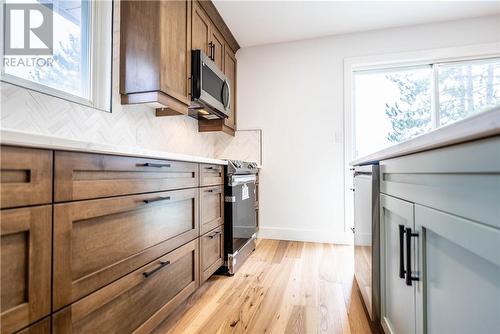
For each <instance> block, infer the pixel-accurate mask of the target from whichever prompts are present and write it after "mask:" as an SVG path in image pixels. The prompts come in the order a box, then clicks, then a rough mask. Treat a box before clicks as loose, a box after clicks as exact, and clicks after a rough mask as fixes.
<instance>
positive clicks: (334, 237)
mask: <svg viewBox="0 0 500 334" xmlns="http://www.w3.org/2000/svg"><path fill="white" fill-rule="evenodd" d="M498 41H500V17H498V16H496V17H485V18H478V19H469V20H460V21H452V22H445V23H439V24H428V25H420V26H411V27H405V28H395V29H387V30H379V31H372V32H365V33H356V34H349V35H339V36H332V37H327V38H319V39H312V40H304V41H297V42H291V43H282V44H273V45H266V46H257V47H250V48H243V49H241V50H239V51H238V54H237V58H238V124H239V127H240V128H244V129H245V128H249V129H254V128H260V129H262V130H263V138H262V140H263V141H262V146H263V159H262V164H263V169H262V171H261V185H260V236H261V237H267V238H278V239H292V240H306V241H321V242H336V243H343V242H348V241H349V237H350V234H349V233H344V232H345V231H344V146H343V140H344V138H343V136H344V133H343V105H344V104H343V60H344V58H347V57H358V56H366V55H375V54H386V53H395V52H406V51H415V50H422V49H434V48H443V47H451V46H462V45H470V44H480V43H491V42H498Z"/></svg>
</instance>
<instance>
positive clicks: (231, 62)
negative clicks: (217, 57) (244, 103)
mask: <svg viewBox="0 0 500 334" xmlns="http://www.w3.org/2000/svg"><path fill="white" fill-rule="evenodd" d="M224 74H225V75H226V77H227V78H228V79H229V83H230V85H231V99H230V106H231V113H230V114H229V117H228V118H227V119H225V120H224V124H225V125H227V126H228V127H230V128H231V129H233V130H236V57H235V55H234V53H233V51H231V49H230V48H229V47H226V48H225V56H224Z"/></svg>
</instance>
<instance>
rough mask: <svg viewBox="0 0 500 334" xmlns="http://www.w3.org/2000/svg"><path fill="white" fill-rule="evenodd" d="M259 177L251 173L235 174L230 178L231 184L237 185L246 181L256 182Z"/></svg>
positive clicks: (232, 185)
mask: <svg viewBox="0 0 500 334" xmlns="http://www.w3.org/2000/svg"><path fill="white" fill-rule="evenodd" d="M256 181H257V177H256V176H255V174H250V175H233V176H231V177H230V178H229V186H230V187H235V186H239V185H241V184H245V183H255V182H256Z"/></svg>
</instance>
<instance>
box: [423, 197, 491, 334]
mask: <svg viewBox="0 0 500 334" xmlns="http://www.w3.org/2000/svg"><path fill="white" fill-rule="evenodd" d="M415 226H416V231H417V233H418V239H419V247H418V248H419V265H418V269H419V276H420V278H421V280H422V283H423V284H422V285H420V287H421V288H418V289H417V303H416V304H417V315H418V318H417V319H418V322H417V324H418V326H417V333H429V334H431V333H498V330H499V328H500V229H498V228H494V227H490V226H487V225H484V224H479V223H477V222H473V221H470V220H467V219H464V218H461V217H457V216H453V215H450V214H447V213H444V212H442V211H437V210H433V209H430V208H428V207H424V206H420V205H415Z"/></svg>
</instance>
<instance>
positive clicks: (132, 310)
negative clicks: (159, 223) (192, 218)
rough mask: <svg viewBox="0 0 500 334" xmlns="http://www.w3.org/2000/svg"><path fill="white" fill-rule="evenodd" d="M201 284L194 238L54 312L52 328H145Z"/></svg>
mask: <svg viewBox="0 0 500 334" xmlns="http://www.w3.org/2000/svg"><path fill="white" fill-rule="evenodd" d="M198 286H199V263H198V240H197V239H196V240H193V241H191V242H189V243H187V244H185V245H184V246H182V247H179V248H178V249H176V250H174V251H172V252H170V253H168V254H167V255H165V256H162V257H160V258H159V259H157V260H155V261H152V262H151V263H149V264H147V265H145V266H144V267H141V268H139V269H138V270H136V271H134V272H132V273H130V274H129V275H127V276H125V277H122V278H121V279H119V280H117V281H115V282H113V283H111V284H109V285H107V286H106V287H104V288H102V289H100V290H99V291H97V292H95V293H93V294H91V295H89V296H87V297H85V298H83V299H81V300H79V301H77V302H75V303H73V304H71V305H70V306H68V307H67V308H64V309H62V310H61V311H59V312H57V313H56V314H54V316H53V323H52V325H53V329H54V331H53V332H54V333H57V334H59V333H61V334H66V333H132V332H134V333H148V332H150V331H151V330H153V329H154V328H155V327H156V326H157V325H158V324H159V323H160V322H161V321H163V320H164V319H165V318H166V317H167V316H168V315H169V314H170V313H171V312H172V311H173V310H174V309H175V307H177V306H178V305H179V304H180V303H181V302H182V301H184V300H185V299H186V298H187V297H188V296H189V295H190V294H191V293H193V292H194V291H195V290H196V289H197V288H198Z"/></svg>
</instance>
